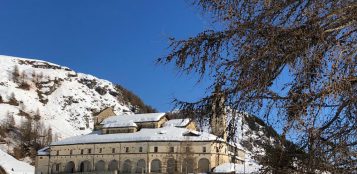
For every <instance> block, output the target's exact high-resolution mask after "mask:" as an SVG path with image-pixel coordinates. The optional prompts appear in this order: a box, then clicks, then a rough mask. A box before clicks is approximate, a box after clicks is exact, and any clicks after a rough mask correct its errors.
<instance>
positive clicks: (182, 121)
mask: <svg viewBox="0 0 357 174" xmlns="http://www.w3.org/2000/svg"><path fill="white" fill-rule="evenodd" d="M190 121H191V120H190V119H189V118H185V119H172V120H169V121H167V122H165V123H164V125H163V126H164V127H169V126H174V127H185V126H187V125H188V124H189V123H190Z"/></svg>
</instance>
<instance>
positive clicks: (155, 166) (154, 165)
mask: <svg viewBox="0 0 357 174" xmlns="http://www.w3.org/2000/svg"><path fill="white" fill-rule="evenodd" d="M151 172H153V173H161V161H160V160H158V159H154V160H152V161H151Z"/></svg>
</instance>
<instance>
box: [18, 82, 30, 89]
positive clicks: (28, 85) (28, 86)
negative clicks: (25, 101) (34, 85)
mask: <svg viewBox="0 0 357 174" xmlns="http://www.w3.org/2000/svg"><path fill="white" fill-rule="evenodd" d="M30 87H31V86H30V84H28V83H27V82H21V83H20V85H19V88H21V89H23V90H27V91H28V90H30Z"/></svg>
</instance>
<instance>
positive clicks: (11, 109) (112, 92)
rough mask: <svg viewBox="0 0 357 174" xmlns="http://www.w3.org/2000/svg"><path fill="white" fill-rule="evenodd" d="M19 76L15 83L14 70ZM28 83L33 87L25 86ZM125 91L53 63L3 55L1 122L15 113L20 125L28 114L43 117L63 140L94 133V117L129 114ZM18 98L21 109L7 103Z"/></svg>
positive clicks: (0, 58) (17, 123)
mask: <svg viewBox="0 0 357 174" xmlns="http://www.w3.org/2000/svg"><path fill="white" fill-rule="evenodd" d="M15 69H18V73H19V77H17V78H18V80H17V81H19V82H15V81H16V80H14V78H15V77H14V71H16V70H15ZM23 82H25V83H26V84H28V85H29V87H27V86H25V87H23V86H21V85H22V83H23ZM120 95H121V92H120V91H118V90H117V89H116V88H115V86H114V85H113V84H112V83H111V82H109V81H106V80H102V79H98V78H96V77H94V76H91V75H87V74H82V73H77V72H75V71H73V70H71V69H69V68H67V67H62V66H59V65H56V64H52V63H49V62H44V61H39V60H31V59H22V58H15V57H9V56H0V96H1V97H2V100H3V102H2V103H0V120H2V119H5V116H6V115H7V114H13V115H14V118H15V123H16V125H19V124H20V122H21V119H23V118H24V117H23V116H24V115H27V114H28V115H35V114H37V113H38V114H39V115H40V116H41V120H42V121H43V122H44V124H45V125H47V126H51V128H52V131H53V132H54V133H58V135H59V138H64V137H69V136H74V135H80V134H85V133H89V132H91V130H92V128H93V120H92V116H93V114H94V113H96V112H99V111H100V110H102V109H104V108H106V107H114V111H115V112H116V113H118V114H119V113H123V112H129V113H131V111H130V109H129V106H128V105H127V104H125V101H122V100H121V99H120ZM12 96H14V97H15V99H16V100H17V101H18V103H19V104H18V106H16V105H12V104H10V103H7V102H6V101H9V100H10V98H11V97H12Z"/></svg>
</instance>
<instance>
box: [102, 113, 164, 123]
mask: <svg viewBox="0 0 357 174" xmlns="http://www.w3.org/2000/svg"><path fill="white" fill-rule="evenodd" d="M164 115H165V113H147V114H131V115H117V116H113V117H109V118H106V119H104V120H103V121H102V123H101V124H104V125H105V124H109V123H127V122H130V121H131V122H134V123H140V122H152V121H159V120H160V119H161V118H162V117H163V116H164Z"/></svg>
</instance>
